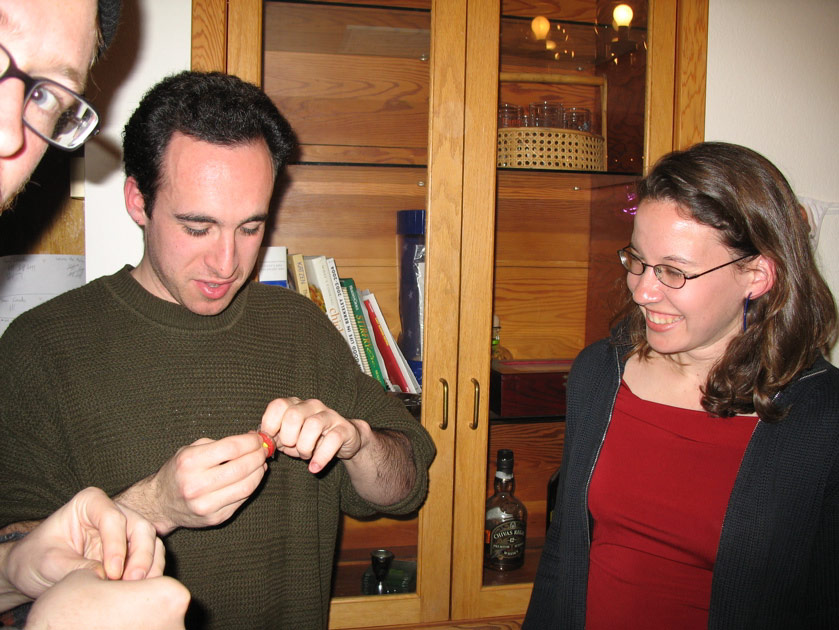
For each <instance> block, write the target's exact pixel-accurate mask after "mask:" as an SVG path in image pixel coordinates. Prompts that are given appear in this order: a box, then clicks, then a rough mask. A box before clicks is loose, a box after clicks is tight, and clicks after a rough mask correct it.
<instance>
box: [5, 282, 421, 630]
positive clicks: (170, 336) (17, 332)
mask: <svg viewBox="0 0 839 630" xmlns="http://www.w3.org/2000/svg"><path fill="white" fill-rule="evenodd" d="M129 272H130V268H129V267H126V268H125V269H123V270H121V271H120V272H118V273H117V274H115V275H113V276H110V277H107V278H102V279H99V280H95V281H93V282H91V283H90V284H88V285H86V286H84V287H82V288H80V289H77V290H75V291H71V292H69V293H66V294H64V295H62V296H59V297H58V298H56V299H54V300H51V301H50V302H48V303H46V304H43V305H41V306H39V307H37V308H35V309H33V310H31V311H29V312H27V313H25V314H23V315H21V316H20V317H19V318H17V319H16V320H15V321H14V322H13V323H12V325H11V326H10V327H9V329H8V330H7V332H6V334H5V335H4V336H3V337H2V339H0V432H2V435H3V440H4V454H3V457H2V458H0V488H2V490H1V491H0V492H1V493H2V494H1V495H0V496H2V500H0V525H5V524H7V523H10V522H16V521H20V520H27V519H35V518H41V517H44V516H45V515H47V514H48V513H50V512H51V511H53V510H55V509H56V508H58V507H59V506H60V505H62V504H63V503H64V502H66V501H67V500H68V499H69V498H70V497H71V496H72V495H73V494H74V493H76V492H77V491H78V490H80V489H81V488H84V487H86V486H90V485H93V486H99V487H101V488H103V489H104V490H105V491H106V492H108V493H109V494H116V493H117V492H119V491H121V490H123V489H125V488H126V487H128V486H130V485H131V484H133V483H135V482H136V481H138V480H140V479H142V478H144V477H146V476H148V475H150V474H152V473H154V472H155V471H157V470H158V469H159V468H160V466H161V465H162V464H163V463H164V462H166V461H167V460H168V459H169V458H171V457H172V455H173V454H174V453H175V451H176V450H177V449H178V448H180V447H181V446H184V445H187V444H189V443H191V442H193V441H194V440H197V439H198V438H202V437H208V438H213V439H218V438H221V437H224V436H227V435H232V434H237V433H244V432H247V431H248V430H251V429H256V428H258V426H259V423H260V419H261V416H262V413H263V411H264V409H265V406H266V405H267V404H268V402H269V401H271V400H273V399H274V398H278V397H286V396H297V397H299V398H304V399H305V398H317V399H320V400H321V401H323V402H324V403H325V404H326V405H327V406H329V407H331V408H333V409H335V410H336V411H338V412H339V413H340V414H342V415H343V416H345V417H349V418H362V419H364V420H367V421H368V422H369V423H370V424H371V425H372V426H373V427H376V428H385V427H386V428H390V429H395V430H398V431H403V432H404V433H406V434H407V435H408V436H409V437H410V439H411V442H412V444H413V449H414V461H415V463H416V466H417V469H418V471H419V472H420V474H418V475H417V482H416V484H415V487H414V488H413V490H412V492H411V494H410V496H409V497H408V498H407V499H405V500H404V501H402V502H400V503H398V504H396V505H393V506H389V507H387V508H382V509H381V510H379V509H377V507H376V506H374V505H371V504H369V503H367V502H366V501H364V500H362V499H361V498H360V497H359V496H358V495H357V494H356V493H355V491H354V490H353V488H352V486H351V484H350V482H349V477H348V475H347V474H346V471H345V469H344V466H343V464H341V463H337V464H335V465H334V466H332V467H330V468H328V469H327V471H326V472H325V473H322V474H321V475H318V476H314V475H312V474H311V473H309V472H308V470H307V463H306V462H304V461H299V460H294V459H291V458H289V457H286V456H284V455H279V456H278V457H277V459H276V460H275V461H271V462H270V463H269V471H268V473H267V474H266V478H265V479H264V481H263V483H262V485H261V486H260V487H259V488H258V489H257V491H256V492H255V493H254V495H253V496H252V497H251V499H250V500H249V501H248V502H246V503H245V505H244V506H243V507H242V508H241V509H240V510H239V511H238V512H237V513H236V514H235V515H234V516H233V518H231V519H230V520H229V521H227V522H226V523H224V524H223V525H221V526H218V527H213V528H207V529H200V530H189V529H179V530H176V531H175V532H173V533H172V534H171V535H169V536H168V537H167V538H166V540H165V543H166V549H167V573H170V574H171V575H174V576H175V577H177V578H179V579H180V580H182V581H183V583H184V584H185V585H186V586H187V587H188V588H189V589H190V591H191V592H192V595H193V604H192V606H191V608H190V613H189V616H188V626H189V627H190V628H214V629H220V630H221V629H223V630H231V629H235V628H242V629H247V630H256V629H259V628H295V629H298V630H303V629H307V628H322V627H325V626H326V616H327V610H328V598H329V588H330V579H331V575H332V563H333V554H334V547H335V539H336V533H337V529H338V523H339V512H340V511H341V510H343V511H346V512H348V513H350V514H352V515H356V516H358V515H368V514H372V513H375V512H377V511H382V512H387V513H398V514H403V513H408V512H411V511H412V510H414V509H416V508H417V507H418V506H419V505H420V504H421V502H422V501H423V499H424V497H425V493H426V488H427V475H426V474H425V473H426V471H427V468H428V465H429V464H430V462H431V459H432V458H433V456H434V446H433V444H432V442H431V440H430V438H429V437H428V434H427V433H426V432H425V430H424V429H423V428H422V427H421V426H420V425H419V423H417V422H416V421H415V420H414V419H413V418H412V417H411V416H410V414H408V413H407V412H406V411H405V410H404V408H403V407H402V405H401V404H400V403H399V402H398V401H396V400H394V399H392V398H390V397H388V396H386V395H385V394H384V393H383V391H382V389H381V386H379V385H378V384H377V383H376V381H374V380H373V379H371V378H369V377H367V376H365V375H364V374H363V373H362V372H361V371H360V370H358V369H357V368H356V365H355V363H354V361H353V358H352V356H351V354H350V352H349V349H348V347H347V344H346V343H345V342H344V340H343V338H342V337H341V335H340V333H338V332H337V330H336V329H335V328H334V326H333V325H332V324H331V323H330V322H329V320H328V319H327V318H326V317H325V316H324V315H323V314H322V313H321V312H320V311H319V310H318V309H317V307H315V306H314V305H313V304H312V303H311V302H310V301H308V300H306V299H304V298H302V297H301V296H299V295H297V294H295V293H293V292H292V291H288V290H285V289H280V288H276V287H268V286H264V285H259V284H251V285H249V286H247V287H246V288H245V289H243V290H242V291H241V292H240V294H239V295H238V296H237V297H236V298H235V300H234V301H233V302H232V304H231V305H230V307H229V308H227V309H226V310H225V311H224V312H223V313H221V314H219V315H217V316H211V317H206V316H199V315H195V314H193V313H191V312H189V311H188V310H187V309H185V308H183V307H181V306H179V305H176V304H173V303H169V302H165V301H162V300H159V299H157V298H155V297H153V296H151V295H150V294H149V293H147V292H146V291H145V290H143V289H142V288H141V287H140V285H139V284H137V283H136V282H135V281H134V279H133V278H132V277H131V275H130V273H129ZM376 544H387V541H376Z"/></svg>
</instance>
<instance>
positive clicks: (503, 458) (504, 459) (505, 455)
mask: <svg viewBox="0 0 839 630" xmlns="http://www.w3.org/2000/svg"><path fill="white" fill-rule="evenodd" d="M496 465H497V467H498V470H499V472H505V473H512V472H513V451H511V450H510V449H509V448H500V449H498V457H497V459H496Z"/></svg>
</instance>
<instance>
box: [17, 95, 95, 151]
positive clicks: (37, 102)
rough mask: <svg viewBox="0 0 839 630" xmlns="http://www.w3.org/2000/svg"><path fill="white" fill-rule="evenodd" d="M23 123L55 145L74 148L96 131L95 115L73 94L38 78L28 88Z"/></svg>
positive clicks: (89, 107)
mask: <svg viewBox="0 0 839 630" xmlns="http://www.w3.org/2000/svg"><path fill="white" fill-rule="evenodd" d="M23 120H24V122H26V124H27V125H29V127H30V128H31V129H33V130H34V131H35V132H36V133H38V134H39V135H40V136H41V137H43V138H45V139H46V140H48V141H50V142H52V143H53V144H55V145H56V146H59V147H61V148H64V149H75V148H77V147H79V146H81V145H82V143H83V142H84V141H85V140H87V139H88V137H89V136H90V134H91V133H92V132H93V131H94V130H95V129H96V125H97V124H98V122H99V116H98V115H97V113H96V111H95V110H94V109H93V108H92V107H91V106H90V105H89V104H88V103H87V102H85V101H84V100H83V99H82V98H81V97H79V96H78V95H77V94H76V93H75V92H73V91H71V90H69V89H67V88H66V87H64V86H63V85H61V84H60V83H55V82H54V81H48V80H46V79H42V80H40V81H38V82H37V83H36V84H35V85H34V86H32V90H31V91H30V92H29V96H28V97H27V98H26V103H25V104H24V109H23Z"/></svg>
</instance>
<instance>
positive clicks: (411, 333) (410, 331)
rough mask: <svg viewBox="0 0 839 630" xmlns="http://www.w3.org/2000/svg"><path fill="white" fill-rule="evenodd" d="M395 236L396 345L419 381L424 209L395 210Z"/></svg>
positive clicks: (423, 262)
mask: <svg viewBox="0 0 839 630" xmlns="http://www.w3.org/2000/svg"><path fill="white" fill-rule="evenodd" d="M396 233H397V235H398V236H399V320H400V322H401V324H402V332H400V333H399V339H398V340H397V343H398V344H399V349H400V350H402V354H404V355H405V358H406V359H407V361H408V365H410V366H411V370H412V371H413V373H414V375H415V376H416V377H417V381H418V382H419V383H420V385H422V322H423V304H424V302H423V297H424V290H425V210H399V211H397V213H396Z"/></svg>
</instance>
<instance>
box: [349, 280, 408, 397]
mask: <svg viewBox="0 0 839 630" xmlns="http://www.w3.org/2000/svg"><path fill="white" fill-rule="evenodd" d="M364 293H365V292H364V291H359V292H358V300H359V303H360V304H361V314H362V315H363V316H364V324H365V325H366V326H367V331H368V332H369V333H370V342H371V345H372V346H373V353H374V354H375V355H376V362H377V363H378V364H379V369H380V370H381V372H382V378H383V379H384V381H385V389H386V390H387V391H389V392H395V391H398V389H399V388H398V387H397V386H395V385H394V384H393V383H392V382H391V380H390V377H389V376H388V373H387V366H386V365H385V359H384V357H383V356H382V353H381V352H380V351H379V345H378V344H377V343H376V337H375V335H374V329H373V322H372V321H370V314H369V313H368V312H367V306H366V305H365V304H364V302H363V300H362V296H363V295H364Z"/></svg>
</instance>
